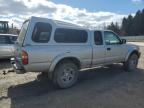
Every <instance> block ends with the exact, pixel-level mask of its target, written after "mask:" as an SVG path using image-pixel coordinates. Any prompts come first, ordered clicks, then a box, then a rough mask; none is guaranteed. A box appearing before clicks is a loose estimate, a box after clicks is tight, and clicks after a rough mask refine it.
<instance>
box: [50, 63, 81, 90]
mask: <svg viewBox="0 0 144 108" xmlns="http://www.w3.org/2000/svg"><path fill="white" fill-rule="evenodd" d="M77 79H78V67H77V66H76V65H75V64H74V63H73V62H70V61H66V62H63V63H61V64H59V65H58V66H57V67H56V69H55V71H54V77H53V81H54V83H55V84H56V85H57V86H59V87H60V88H69V87H71V86H73V85H74V84H75V83H76V82H77Z"/></svg>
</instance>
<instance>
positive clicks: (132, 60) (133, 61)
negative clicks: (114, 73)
mask: <svg viewBox="0 0 144 108" xmlns="http://www.w3.org/2000/svg"><path fill="white" fill-rule="evenodd" d="M137 64H138V55H136V54H132V55H131V56H130V57H129V58H128V60H127V61H126V62H125V63H124V68H125V69H126V70H128V71H133V70H135V69H136V68H137Z"/></svg>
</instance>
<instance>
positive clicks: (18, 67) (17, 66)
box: [11, 58, 26, 74]
mask: <svg viewBox="0 0 144 108" xmlns="http://www.w3.org/2000/svg"><path fill="white" fill-rule="evenodd" d="M11 65H12V67H13V69H14V71H15V72H16V73H17V74H23V73H25V72H26V71H25V69H24V67H23V66H22V64H21V62H20V61H19V60H18V59H16V58H11Z"/></svg>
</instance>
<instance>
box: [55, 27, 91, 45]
mask: <svg viewBox="0 0 144 108" xmlns="http://www.w3.org/2000/svg"><path fill="white" fill-rule="evenodd" d="M87 38H88V34H87V32H86V31H85V30H75V29H65V28H58V29H56V31H55V35H54V40H55V41H56V42H59V43H85V42H87Z"/></svg>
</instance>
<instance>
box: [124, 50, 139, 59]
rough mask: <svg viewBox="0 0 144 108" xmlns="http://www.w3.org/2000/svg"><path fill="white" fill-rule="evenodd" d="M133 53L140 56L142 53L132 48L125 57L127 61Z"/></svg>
mask: <svg viewBox="0 0 144 108" xmlns="http://www.w3.org/2000/svg"><path fill="white" fill-rule="evenodd" d="M132 54H136V55H137V56H138V57H140V54H139V51H138V50H132V51H130V52H129V53H128V54H127V56H126V58H125V61H127V60H128V58H129V57H130V56H131V55H132Z"/></svg>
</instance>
